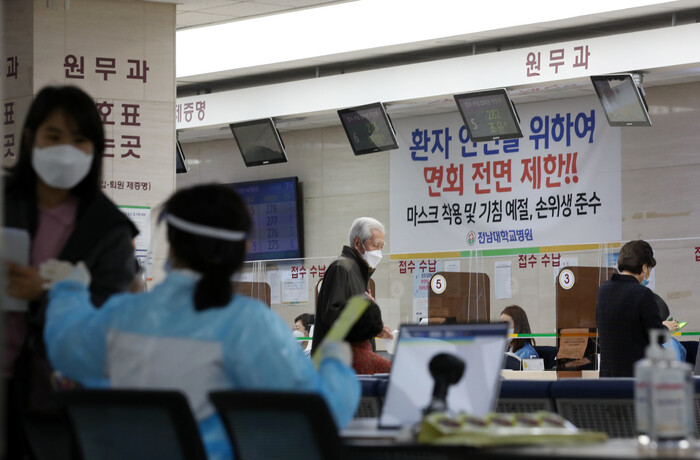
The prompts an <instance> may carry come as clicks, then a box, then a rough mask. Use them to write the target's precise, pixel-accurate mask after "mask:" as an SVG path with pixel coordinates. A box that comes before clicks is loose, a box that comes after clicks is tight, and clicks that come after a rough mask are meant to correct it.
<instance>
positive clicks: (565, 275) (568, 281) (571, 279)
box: [559, 268, 576, 290]
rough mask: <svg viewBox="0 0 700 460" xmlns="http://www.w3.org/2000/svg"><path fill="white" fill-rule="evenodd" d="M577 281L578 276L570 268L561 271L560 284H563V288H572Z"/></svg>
mask: <svg viewBox="0 0 700 460" xmlns="http://www.w3.org/2000/svg"><path fill="white" fill-rule="evenodd" d="M575 283H576V277H575V276H574V272H572V271H571V270H569V269H568V268H566V269H564V270H562V271H561V272H560V273H559V286H561V287H562V288H563V289H567V290H568V289H571V288H572V287H574V284H575Z"/></svg>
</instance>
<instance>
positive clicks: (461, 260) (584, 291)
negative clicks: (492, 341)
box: [238, 238, 700, 349]
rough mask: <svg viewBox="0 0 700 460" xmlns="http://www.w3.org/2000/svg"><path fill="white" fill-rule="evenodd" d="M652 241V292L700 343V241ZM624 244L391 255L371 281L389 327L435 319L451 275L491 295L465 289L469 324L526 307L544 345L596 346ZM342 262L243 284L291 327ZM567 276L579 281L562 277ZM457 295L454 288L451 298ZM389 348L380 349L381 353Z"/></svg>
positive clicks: (281, 264)
mask: <svg viewBox="0 0 700 460" xmlns="http://www.w3.org/2000/svg"><path fill="white" fill-rule="evenodd" d="M647 241H648V242H649V243H650V244H651V245H652V248H653V249H654V255H655V258H656V260H657V266H656V268H655V269H654V270H653V271H652V276H651V282H650V284H649V288H651V289H652V290H654V291H655V292H656V293H657V294H658V295H660V296H661V297H662V298H663V299H664V300H665V301H666V303H667V304H668V306H669V309H670V312H671V313H670V315H671V316H672V317H674V318H675V319H677V320H678V321H688V322H689V324H688V325H687V326H686V327H685V328H684V329H683V330H682V331H680V332H679V333H676V334H677V335H678V337H676V338H677V339H678V340H681V341H683V340H695V341H697V337H696V336H697V335H699V334H700V333H699V332H697V331H700V312H698V311H697V310H698V309H697V308H696V303H697V299H698V292H696V283H697V278H698V268H699V267H700V238H680V239H663V240H647ZM621 244H624V242H622V243H607V244H587V245H572V246H566V247H538V248H520V249H515V250H508V251H456V252H454V253H450V254H411V255H408V256H406V257H404V256H402V255H397V254H386V253H385V254H384V259H383V260H382V262H381V263H380V264H379V266H378V267H377V270H376V272H375V273H374V275H373V276H372V279H373V280H374V283H375V298H376V300H377V303H378V304H379V306H380V307H381V310H382V316H383V319H384V322H385V324H388V325H389V326H390V327H391V328H392V329H398V327H399V325H400V324H403V323H415V322H418V321H419V320H420V319H422V318H428V317H429V316H430V309H429V307H430V302H431V300H433V301H434V299H438V298H439V294H436V290H437V291H439V290H440V289H441V288H442V287H441V286H437V287H436V286H432V287H431V283H430V281H431V278H432V277H433V276H435V275H436V274H441V275H443V276H444V275H445V274H447V276H446V277H445V280H447V281H449V279H450V276H451V275H450V274H452V273H479V274H481V275H480V276H479V277H478V278H476V277H473V278H469V277H468V278H467V279H471V280H472V283H471V284H472V286H471V287H472V289H475V290H476V289H482V290H483V289H485V288H487V289H488V295H487V296H485V297H479V296H474V295H471V294H469V293H468V291H469V289H468V287H467V288H465V286H463V285H462V286H459V287H458V288H459V289H461V290H462V291H461V292H462V295H463V296H464V297H465V299H462V300H463V304H464V307H463V308H466V309H467V310H470V309H471V313H469V314H470V315H471V316H470V317H469V321H498V320H499V317H500V313H501V311H503V309H504V308H505V307H507V306H509V305H519V306H520V307H522V308H523V309H524V310H525V312H526V313H527V316H528V320H529V323H530V327H531V330H532V334H531V336H532V337H534V338H535V340H536V343H537V345H550V346H556V345H558V338H557V337H558V335H561V334H560V333H561V329H562V328H564V329H576V328H583V329H586V330H587V331H588V332H587V333H586V335H588V336H590V337H592V338H595V296H596V292H597V287H598V286H599V285H600V284H601V283H603V282H604V281H605V280H606V279H607V278H608V277H609V276H610V274H611V273H612V271H613V269H614V268H615V267H616V266H617V254H618V252H619V248H620V246H621ZM335 258H336V256H329V257H310V258H304V259H298V260H284V261H269V262H256V263H246V264H245V267H244V269H243V271H242V272H241V273H240V274H239V276H238V278H239V280H241V281H264V282H267V283H269V284H270V304H271V307H272V309H273V310H275V311H276V312H278V313H279V314H280V315H281V316H282V318H283V319H284V320H285V321H286V322H287V323H289V325H290V327H291V326H292V324H293V320H294V318H295V317H296V316H298V315H299V314H301V313H314V311H315V305H316V288H317V284H318V282H319V281H320V280H321V279H322V278H323V276H324V274H325V270H326V268H327V267H328V266H329V265H330V264H331V263H332V262H333V260H335ZM567 268H568V269H569V270H568V273H569V274H570V275H569V276H571V275H573V279H572V278H570V277H569V278H567V279H564V278H565V277H563V276H562V277H560V274H562V272H563V271H564V270H566V269H567ZM565 274H566V273H565ZM576 275H578V277H577V276H576ZM560 278H561V279H560ZM577 278H578V279H577ZM479 283H481V286H479V285H478V284H479ZM569 284H571V285H570V286H569ZM450 289H451V286H450V284H449V283H448V285H447V287H446V288H445V291H449V290H450ZM577 289H578V290H579V291H578V292H577ZM441 295H445V294H444V293H443V294H441ZM484 298H487V299H488V305H487V308H486V311H487V312H488V314H487V315H486V316H487V318H484V317H479V318H478V319H477V318H476V317H475V316H474V313H475V312H476V311H477V310H478V311H482V312H483V311H484V310H479V309H481V308H483V306H480V305H478V303H479V302H484ZM482 315H483V313H482ZM436 316H439V315H436ZM664 319H666V318H664ZM382 346H383V343H382V342H381V341H379V342H378V348H379V349H381V347H382Z"/></svg>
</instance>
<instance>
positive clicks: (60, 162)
mask: <svg viewBox="0 0 700 460" xmlns="http://www.w3.org/2000/svg"><path fill="white" fill-rule="evenodd" d="M93 156H94V155H86V154H85V152H83V151H82V150H80V149H79V148H77V147H74V146H72V145H70V144H61V145H52V146H50V147H44V148H43V149H42V148H38V147H34V152H33V155H32V166H33V167H34V171H35V172H36V173H37V174H38V175H39V177H40V178H41V180H42V181H44V183H45V184H46V185H48V186H50V187H54V188H60V189H63V190H68V189H71V188H73V187H75V186H76V185H78V184H79V183H80V181H81V180H83V179H84V178H85V176H87V174H88V172H89V171H90V166H92V159H93Z"/></svg>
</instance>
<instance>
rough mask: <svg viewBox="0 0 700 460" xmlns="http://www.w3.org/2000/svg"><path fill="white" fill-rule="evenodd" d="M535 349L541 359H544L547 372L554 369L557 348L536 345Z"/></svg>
mask: <svg viewBox="0 0 700 460" xmlns="http://www.w3.org/2000/svg"><path fill="white" fill-rule="evenodd" d="M534 348H535V351H536V352H537V354H538V355H539V356H540V358H542V361H543V362H544V368H545V370H549V369H554V366H555V359H556V357H557V347H553V346H551V345H535V347H534Z"/></svg>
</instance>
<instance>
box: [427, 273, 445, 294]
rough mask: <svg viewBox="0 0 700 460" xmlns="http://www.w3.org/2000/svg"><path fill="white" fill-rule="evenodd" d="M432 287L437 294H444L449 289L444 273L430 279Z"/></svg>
mask: <svg viewBox="0 0 700 460" xmlns="http://www.w3.org/2000/svg"><path fill="white" fill-rule="evenodd" d="M430 289H432V290H433V292H434V293H435V294H442V293H443V292H445V289H447V280H446V279H445V277H444V276H442V275H435V276H433V277H432V279H431V280H430Z"/></svg>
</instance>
